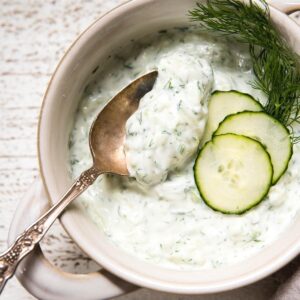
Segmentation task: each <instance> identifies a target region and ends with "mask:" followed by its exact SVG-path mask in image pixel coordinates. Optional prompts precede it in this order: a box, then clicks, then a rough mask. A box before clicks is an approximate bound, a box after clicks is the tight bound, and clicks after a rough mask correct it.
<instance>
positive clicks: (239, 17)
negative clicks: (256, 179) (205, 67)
mask: <svg viewBox="0 0 300 300" xmlns="http://www.w3.org/2000/svg"><path fill="white" fill-rule="evenodd" d="M189 15H190V17H191V20H192V21H197V22H201V24H202V25H203V26H204V28H205V29H207V30H211V31H217V32H220V33H222V34H223V35H230V36H232V37H233V38H235V39H237V40H238V41H239V42H242V43H248V44H249V47H250V55H251V60H252V64H253V71H254V74H255V75H256V80H255V82H253V87H254V88H256V89H259V90H261V91H263V92H264V93H265V94H266V95H267V97H268V100H267V103H266V104H265V106H264V109H265V111H266V112H267V113H268V114H270V115H272V116H273V117H274V118H276V119H277V120H278V121H280V122H281V123H282V124H283V125H285V126H287V127H289V128H290V131H291V137H292V140H293V142H294V143H296V142H299V141H300V137H299V136H295V134H294V131H293V126H292V125H293V124H294V123H295V122H296V123H300V58H299V56H298V55H297V54H296V53H294V52H293V51H292V50H291V49H290V47H289V46H288V43H287V42H286V41H285V40H284V39H283V38H282V36H281V35H280V34H279V33H278V31H277V30H276V28H275V26H274V25H273V24H272V22H271V20H270V12H269V7H268V5H267V3H266V1H265V0H259V1H256V2H254V1H252V0H250V1H249V3H248V4H246V3H244V2H242V1H240V0H208V1H207V3H206V4H200V3H197V6H196V8H195V9H194V10H192V11H190V12H189Z"/></svg>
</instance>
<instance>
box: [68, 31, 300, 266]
mask: <svg viewBox="0 0 300 300" xmlns="http://www.w3.org/2000/svg"><path fill="white" fill-rule="evenodd" d="M120 53H130V55H127V58H125V57H122V56H120V54H119V55H115V56H114V57H112V58H111V63H110V65H109V66H107V67H106V68H105V69H103V70H102V71H101V73H100V74H99V77H98V79H97V80H95V82H93V83H91V84H90V85H89V86H88V88H87V89H86V91H85V94H84V96H83V98H82V101H81V103H80V105H79V108H78V113H77V115H76V118H75V123H74V127H73V130H72V133H71V137H70V165H71V170H70V171H71V174H72V177H74V178H75V177H77V176H78V175H79V174H80V173H81V172H82V171H83V170H85V169H87V168H88V167H90V166H91V164H92V159H91V156H90V152H89V146H88V133H89V128H90V126H91V123H92V121H93V120H94V118H95V117H96V115H97V114H98V112H99V111H100V110H101V109H102V108H103V106H104V105H105V104H106V103H107V102H108V101H109V100H110V99H111V98H112V97H113V96H114V95H115V94H117V92H118V91H120V90H121V89H122V88H123V87H125V86H126V85H127V84H129V83H130V82H131V81H132V80H133V79H135V78H136V77H138V76H141V75H142V74H145V73H147V72H149V71H152V70H154V69H158V71H159V77H158V79H157V82H156V84H155V86H154V88H153V90H152V91H151V92H149V93H148V94H147V95H146V96H145V97H144V98H143V99H142V100H141V103H140V107H139V109H138V111H137V112H136V113H135V114H134V115H133V116H132V117H131V118H130V119H129V120H128V122H127V124H126V144H125V151H126V156H127V164H128V169H129V171H130V174H131V175H132V176H133V177H131V178H125V177H120V176H113V175H103V176H101V177H100V178H99V179H98V180H97V182H96V183H95V184H94V185H93V186H91V187H90V188H89V189H88V190H87V191H86V192H85V193H84V195H83V196H82V197H81V198H80V200H79V201H80V203H81V204H82V206H83V207H84V208H83V209H84V210H85V211H86V212H87V214H88V215H89V216H90V217H91V218H92V219H93V221H94V222H95V223H96V224H97V225H98V226H99V228H100V229H101V230H102V231H104V233H105V234H106V235H107V237H108V238H109V239H110V240H111V242H112V243H114V244H115V245H116V246H117V247H120V248H122V249H123V250H124V251H126V252H128V253H129V254H131V255H133V256H135V257H137V258H140V259H142V260H144V261H148V262H150V263H154V264H159V265H160V266H165V267H168V268H175V269H186V270H195V269H212V268H217V267H221V266H226V265H233V264H235V263H237V262H240V261H242V260H244V259H246V258H247V257H249V256H251V255H254V254H255V253H257V252H258V251H260V249H262V248H264V247H266V246H267V245H269V244H270V243H271V242H272V241H274V240H275V239H277V237H278V235H279V234H281V233H282V232H283V231H284V230H285V229H286V228H287V226H288V225H290V224H291V222H292V220H293V219H294V217H295V215H296V214H297V212H298V210H299V207H300V201H298V197H299V196H300V195H299V194H300V192H299V190H300V189H299V183H300V173H299V171H298V169H297V167H296V166H297V165H298V163H299V160H300V148H299V147H300V145H295V146H294V154H293V157H292V159H291V161H290V163H289V169H288V171H287V172H286V173H285V174H284V176H283V177H282V178H281V179H280V181H279V182H278V183H277V184H276V185H275V186H274V187H272V188H271V190H270V192H269V194H268V196H267V198H266V199H265V200H264V201H263V202H262V203H261V204H259V205H258V206H257V207H255V208H254V209H252V210H250V211H249V212H247V213H245V214H243V215H239V216H236V215H224V214H222V213H218V212H215V211H213V210H212V209H210V208H209V207H207V206H206V205H205V203H204V202H203V201H202V199H201V198H200V195H199V193H198V191H197V188H196V186H195V183H194V177H193V163H194V160H195V157H196V154H197V148H198V144H199V142H200V139H201V136H202V134H203V131H204V127H205V122H206V117H207V101H208V100H209V95H210V93H211V92H212V91H214V90H223V91H226V90H232V89H235V90H239V91H241V92H246V93H249V94H251V95H252V96H254V97H255V98H256V99H259V100H260V101H262V102H263V101H264V96H263V95H261V94H260V93H259V92H258V91H257V90H254V89H253V88H252V86H251V81H253V80H254V75H253V73H252V67H251V61H250V56H249V53H248V50H247V47H246V46H245V45H239V44H236V43H234V42H232V41H231V40H226V39H220V38H216V37H213V36H208V35H206V34H204V33H200V32H197V30H196V29H192V28H191V29H187V28H179V29H174V30H169V31H165V30H163V31H161V32H159V33H157V34H155V35H153V36H147V37H145V38H144V39H141V40H139V41H133V42H132V44H131V45H127V46H126V47H125V48H124V49H122V51H120ZM134 177H135V178H134Z"/></svg>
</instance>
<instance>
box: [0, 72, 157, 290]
mask: <svg viewBox="0 0 300 300" xmlns="http://www.w3.org/2000/svg"><path fill="white" fill-rule="evenodd" d="M157 75H158V72H157V71H153V72H151V73H148V74H146V75H144V76H142V77H140V78H138V79H137V80H135V81H133V82H132V83H131V84H129V85H128V86H127V87H126V88H124V89H123V90H122V91H121V92H120V93H119V94H117V95H116V96H115V97H114V98H113V99H112V100H111V101H110V102H109V103H108V104H107V105H106V106H105V107H104V108H103V110H102V111H101V112H100V113H99V115H98V116H97V118H96V119H95V121H94V123H93V124H92V126H91V129H90V134H89V144H90V150H91V153H92V157H93V166H92V167H91V168H90V169H88V170H86V171H84V172H83V173H82V174H81V175H80V176H79V178H78V179H77V180H76V181H75V183H74V184H73V185H72V187H71V188H70V189H69V191H68V192H67V193H66V194H65V195H64V196H63V198H62V199H61V200H60V201H59V202H57V203H56V204H55V205H54V206H52V207H51V208H50V209H49V211H48V212H46V213H45V214H44V215H43V216H41V217H40V218H39V219H38V220H37V221H36V222H35V223H34V224H32V225H31V226H30V227H28V228H27V229H26V230H25V231H24V232H23V233H22V234H21V235H20V236H19V237H18V238H17V239H16V241H15V242H14V244H13V245H12V246H11V247H10V248H9V249H8V250H7V251H5V252H4V253H3V254H1V255H0V294H1V292H2V290H3V288H4V286H5V284H6V282H7V280H8V279H9V278H11V277H12V276H13V275H14V273H15V270H16V268H17V265H18V264H19V262H20V261H21V260H22V259H23V258H24V257H25V256H26V255H27V254H29V253H30V252H31V251H32V250H33V249H34V247H35V245H37V244H38V243H39V242H40V240H41V239H42V238H43V236H44V235H45V233H46V232H47V230H48V229H49V228H50V226H51V225H52V224H53V222H54V221H55V219H56V218H58V217H59V215H60V214H61V213H62V212H63V210H64V209H65V208H66V207H67V206H68V205H69V204H70V203H71V202H72V201H73V200H74V199H75V198H76V197H78V196H79V195H80V194H81V193H83V192H84V191H85V190H86V189H87V188H88V187H89V186H90V185H92V184H93V183H94V182H95V180H96V178H97V177H98V176H99V175H100V174H103V173H113V174H118V175H123V176H128V175H129V173H128V170H127V165H126V157H125V153H124V141H125V124H126V121H127V120H128V118H129V117H130V116H131V115H132V114H133V113H134V112H135V111H136V110H137V108H138V106H139V101H140V99H141V98H142V97H143V96H144V95H145V94H146V93H148V92H149V91H150V90H151V89H152V88H153V85H154V83H155V80H156V78H157Z"/></svg>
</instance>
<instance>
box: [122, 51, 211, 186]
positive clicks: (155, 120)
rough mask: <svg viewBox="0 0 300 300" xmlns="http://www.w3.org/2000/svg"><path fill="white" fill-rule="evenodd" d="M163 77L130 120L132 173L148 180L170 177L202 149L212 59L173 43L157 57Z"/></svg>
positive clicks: (128, 152)
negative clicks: (169, 48) (200, 145)
mask: <svg viewBox="0 0 300 300" xmlns="http://www.w3.org/2000/svg"><path fill="white" fill-rule="evenodd" d="M157 70H158V74H159V75H158V78H157V80H156V83H155V85H154V87H153V89H152V91H150V92H149V93H148V94H146V95H145V96H144V97H143V98H142V99H141V101H140V105H139V109H138V110H137V112H136V113H134V114H133V115H132V116H131V117H130V119H129V120H128V122H127V124H126V143H125V153H126V158H127V166H128V170H129V173H130V175H131V176H132V177H134V178H136V179H137V181H139V182H141V183H145V184H148V185H153V184H157V183H159V182H163V181H165V180H166V178H167V175H168V172H170V171H173V170H180V169H181V168H182V167H183V166H184V165H185V164H186V162H187V161H188V159H189V158H191V156H192V155H193V154H194V153H195V152H196V151H197V148H198V145H199V142H200V139H201V137H202V135H203V132H204V128H205V124H206V119H207V112H208V108H207V100H208V97H209V95H210V92H211V89H212V86H213V72H212V68H211V66H210V64H209V63H208V61H206V60H204V59H200V58H199V55H198V54H197V53H195V52H191V53H189V52H187V51H185V49H184V48H183V49H181V48H179V49H172V50H171V51H170V52H169V53H167V54H164V55H162V57H161V58H160V60H159V61H158V63H157Z"/></svg>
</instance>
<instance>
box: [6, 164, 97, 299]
mask: <svg viewBox="0 0 300 300" xmlns="http://www.w3.org/2000/svg"><path fill="white" fill-rule="evenodd" d="M99 175H100V171H99V170H98V169H96V168H95V167H92V168H90V169H88V170H86V171H85V172H83V173H82V174H81V175H80V176H79V178H78V179H77V180H76V182H75V183H74V184H73V185H72V187H71V188H70V190H69V191H68V192H67V193H66V194H65V196H64V197H63V198H62V199H61V200H60V201H59V202H58V203H56V204H55V205H54V206H52V207H51V208H50V209H49V210H48V211H47V212H46V213H45V214H44V215H43V216H41V217H40V218H39V219H38V220H37V221H36V222H35V223H34V224H32V225H31V226H30V227H28V228H27V229H26V230H25V231H24V232H23V233H22V234H21V235H20V236H19V237H18V238H17V239H16V241H15V242H14V244H13V245H12V246H11V247H10V248H9V249H8V250H7V251H5V252H4V253H2V254H1V255H0V294H1V292H2V290H3V288H4V286H5V284H6V282H7V280H8V279H9V278H11V277H12V276H13V275H14V273H15V271H16V268H17V266H18V264H19V262H20V261H21V260H22V259H23V258H24V257H25V256H26V255H27V254H29V253H30V252H31V251H32V250H33V249H34V247H35V245H36V244H38V243H39V242H40V240H41V239H42V238H43V236H44V235H45V233H46V232H47V230H48V229H49V228H50V226H51V225H52V223H53V222H54V221H55V219H56V218H57V217H58V216H59V215H60V214H61V213H62V212H63V210H64V209H65V208H66V206H67V205H68V204H69V203H70V202H71V201H72V200H74V199H75V198H76V197H78V196H79V195H80V194H81V193H83V192H84V191H85V190H86V189H87V188H88V187H89V186H90V185H91V184H93V183H94V181H95V180H96V178H97V177H98V176H99Z"/></svg>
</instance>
